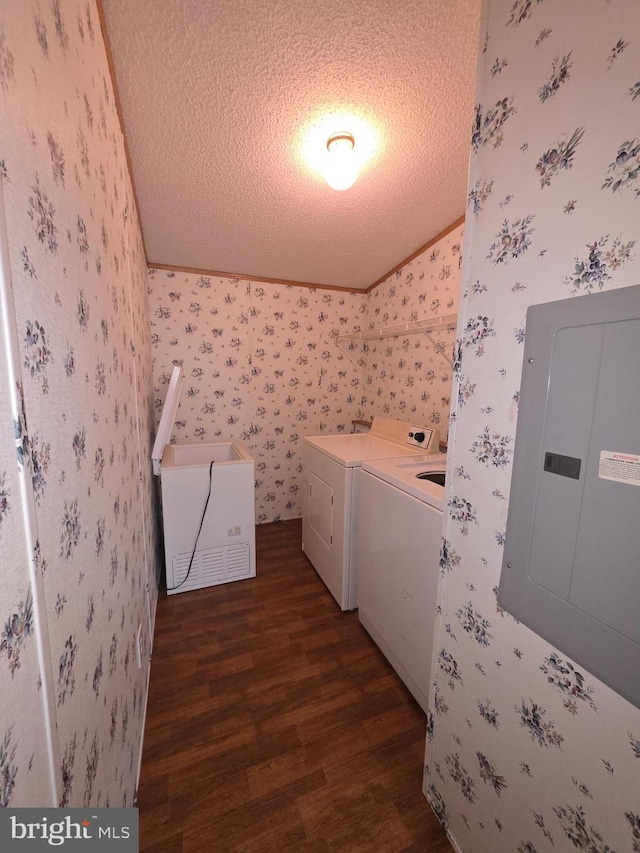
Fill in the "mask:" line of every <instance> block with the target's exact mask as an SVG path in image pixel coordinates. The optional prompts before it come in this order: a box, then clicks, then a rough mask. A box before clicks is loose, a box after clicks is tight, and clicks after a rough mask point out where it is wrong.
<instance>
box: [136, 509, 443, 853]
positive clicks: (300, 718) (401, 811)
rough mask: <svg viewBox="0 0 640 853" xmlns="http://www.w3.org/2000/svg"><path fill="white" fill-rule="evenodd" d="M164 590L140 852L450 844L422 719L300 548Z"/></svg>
mask: <svg viewBox="0 0 640 853" xmlns="http://www.w3.org/2000/svg"><path fill="white" fill-rule="evenodd" d="M256 538H257V577H256V578H255V579H252V580H247V581H240V582H238V583H232V584H225V585H222V586H217V587H210V588H209V589H204V590H198V591H193V592H187V593H183V594H180V595H173V596H169V597H167V596H166V595H165V594H164V593H161V595H160V600H159V603H158V612H157V620H156V635H155V645H154V652H153V662H152V667H151V685H150V695H149V707H148V712H147V722H146V731H145V740H144V752H143V760H142V772H141V778H140V790H139V797H138V805H139V807H140V836H141V840H140V851H141V853H268V851H275V850H278V851H280V850H283V851H299V853H334V851H339V852H340V853H342V851H345V853H346V851H370V853H399V852H400V851H407V853H451V850H452V848H451V846H450V845H449V843H448V841H447V839H446V836H445V834H444V832H443V831H442V829H441V828H440V826H439V824H438V822H437V820H436V818H435V816H434V815H433V813H432V811H431V809H430V808H429V806H428V804H427V801H426V800H425V798H424V796H423V794H422V792H421V784H422V761H423V753H424V739H425V718H424V714H423V713H422V712H421V710H420V708H419V707H418V705H417V704H416V703H415V702H414V700H413V698H412V697H411V695H410V694H409V693H408V691H407V690H406V689H405V688H404V685H403V684H402V683H401V682H400V680H399V679H398V678H397V676H396V674H395V673H394V671H393V670H392V669H391V667H390V666H389V665H388V664H387V662H386V660H385V659H384V657H383V656H382V655H381V653H380V652H379V651H378V649H377V647H376V646H375V645H374V643H373V642H372V641H371V640H370V639H369V636H368V635H367V634H366V632H365V631H364V629H363V628H362V627H361V625H360V623H359V621H358V617H357V614H356V613H342V612H341V611H340V609H339V607H338V605H337V604H336V603H335V601H334V600H333V598H332V597H331V595H330V594H329V592H328V591H327V590H326V588H325V587H324V585H323V583H322V582H321V581H320V579H319V578H318V576H317V575H316V573H315V571H314V569H313V567H312V566H311V564H310V563H309V561H308V560H307V558H306V557H305V556H304V554H303V553H302V550H301V543H300V539H301V522H300V521H299V520H296V521H286V522H281V523H276V524H267V525H260V526H259V527H258V528H257V533H256Z"/></svg>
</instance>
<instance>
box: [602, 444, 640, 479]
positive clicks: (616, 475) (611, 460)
mask: <svg viewBox="0 0 640 853" xmlns="http://www.w3.org/2000/svg"><path fill="white" fill-rule="evenodd" d="M598 477H600V479H601V480H614V481H615V482H616V483H628V484H629V485H631V486H640V456H639V455H637V454H635V453H616V452H614V451H612V450H601V451H600V464H599V465H598Z"/></svg>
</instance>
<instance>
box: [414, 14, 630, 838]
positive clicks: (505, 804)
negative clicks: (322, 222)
mask: <svg viewBox="0 0 640 853" xmlns="http://www.w3.org/2000/svg"><path fill="white" fill-rule="evenodd" d="M482 48H483V50H482V51H481V56H480V63H479V75H478V84H477V95H476V99H477V106H476V114H475V122H474V126H473V128H472V159H471V169H470V179H469V195H468V206H467V219H466V226H465V230H466V236H465V246H464V249H463V272H462V294H463V295H462V298H461V310H460V318H459V325H458V332H457V341H456V358H455V378H454V389H455V390H454V399H453V401H452V402H453V405H452V415H451V430H450V443H449V456H448V466H449V485H448V490H447V501H448V510H447V513H446V519H445V528H444V541H443V547H442V552H441V560H440V570H441V581H440V599H439V617H438V629H437V634H436V647H435V650H434V665H433V671H434V672H435V673H436V675H435V685H434V689H433V693H432V713H431V715H430V718H429V721H428V741H429V743H428V748H427V765H426V767H425V792H426V793H427V796H428V797H429V799H430V801H431V803H432V805H433V807H434V809H435V810H436V812H437V813H438V815H439V817H440V820H441V821H442V823H443V824H444V825H445V826H446V827H447V828H448V831H449V833H450V835H451V837H452V839H453V840H454V843H455V844H456V846H457V848H458V849H459V850H460V851H464V853H471V851H474V853H482V851H486V853H494V851H497V850H512V851H517V853H550V851H554V853H558V851H570V850H571V851H575V850H581V851H589V853H613V851H616V853H623V851H624V853H631V851H636V853H637V851H640V796H639V792H640V784H639V779H640V777H639V771H640V711H639V710H638V709H637V708H634V707H632V706H631V705H630V704H629V703H628V702H626V701H625V700H624V699H622V698H621V697H619V696H617V695H616V694H615V693H613V692H612V691H611V690H610V689H609V688H608V687H606V686H605V685H604V684H602V683H601V682H599V681H597V680H596V679H595V678H593V677H592V676H591V675H590V674H589V672H587V671H586V670H584V669H583V668H582V667H579V666H577V665H576V664H575V663H574V662H573V661H571V660H568V659H567V658H566V656H565V655H563V654H562V653H561V652H560V651H559V650H557V649H554V648H552V647H550V646H549V645H548V644H547V643H546V642H545V641H544V640H542V639H541V638H539V637H538V636H536V635H535V634H534V633H533V632H532V631H530V630H529V629H528V628H526V627H524V626H523V625H521V624H519V623H518V622H517V621H516V620H515V619H513V618H512V617H511V616H510V615H509V614H507V613H506V612H504V611H502V610H501V609H500V608H499V607H498V606H497V603H496V593H497V588H498V583H499V579H500V567H501V562H502V546H503V543H504V536H505V529H506V521H507V518H506V516H507V505H508V497H509V486H510V477H511V465H512V461H513V441H514V437H515V429H516V420H517V413H518V394H519V384H520V373H521V366H522V352H523V342H524V339H525V335H526V329H525V315H526V311H527V307H528V306H529V305H531V304H534V303H541V302H547V301H552V300H556V299H565V298H568V297H571V296H581V295H583V294H589V293H595V292H599V291H601V290H605V289H609V288H618V287H625V286H628V285H635V284H637V283H638V281H640V257H639V248H640V247H639V245H638V242H637V240H638V221H640V177H639V176H640V168H639V166H640V160H639V159H638V157H639V153H640V148H639V146H640V141H639V139H638V130H639V128H640V97H639V93H640V16H638V10H637V3H636V2H635V0H609V2H607V0H581V2H577V0H572V2H567V0H564V2H559V0H515V2H514V0H486V2H485V3H484V42H483V45H482Z"/></svg>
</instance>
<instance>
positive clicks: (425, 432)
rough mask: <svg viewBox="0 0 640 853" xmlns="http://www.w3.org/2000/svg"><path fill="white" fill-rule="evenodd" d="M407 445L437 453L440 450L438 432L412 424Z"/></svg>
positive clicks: (408, 432)
mask: <svg viewBox="0 0 640 853" xmlns="http://www.w3.org/2000/svg"><path fill="white" fill-rule="evenodd" d="M407 444H411V445H412V446H413V447H419V448H420V450H428V451H429V452H430V453H437V452H438V449H439V439H438V431H437V430H435V429H429V427H424V426H418V425H415V424H411V426H410V427H409V429H408V431H407Z"/></svg>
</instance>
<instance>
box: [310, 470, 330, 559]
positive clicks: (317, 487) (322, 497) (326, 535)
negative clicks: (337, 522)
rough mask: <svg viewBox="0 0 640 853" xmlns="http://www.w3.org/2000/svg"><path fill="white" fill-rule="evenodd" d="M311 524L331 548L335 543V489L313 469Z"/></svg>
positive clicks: (311, 476) (311, 477)
mask: <svg viewBox="0 0 640 853" xmlns="http://www.w3.org/2000/svg"><path fill="white" fill-rule="evenodd" d="M309 524H310V525H311V527H312V529H313V530H314V531H315V532H316V533H317V534H318V536H319V537H320V539H322V541H323V542H324V544H325V545H326V546H327V548H330V547H331V545H332V544H333V489H332V488H331V486H330V485H329V484H328V483H325V481H324V480H322V479H321V478H320V477H318V475H317V474H314V473H313V471H311V472H310V474H309Z"/></svg>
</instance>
